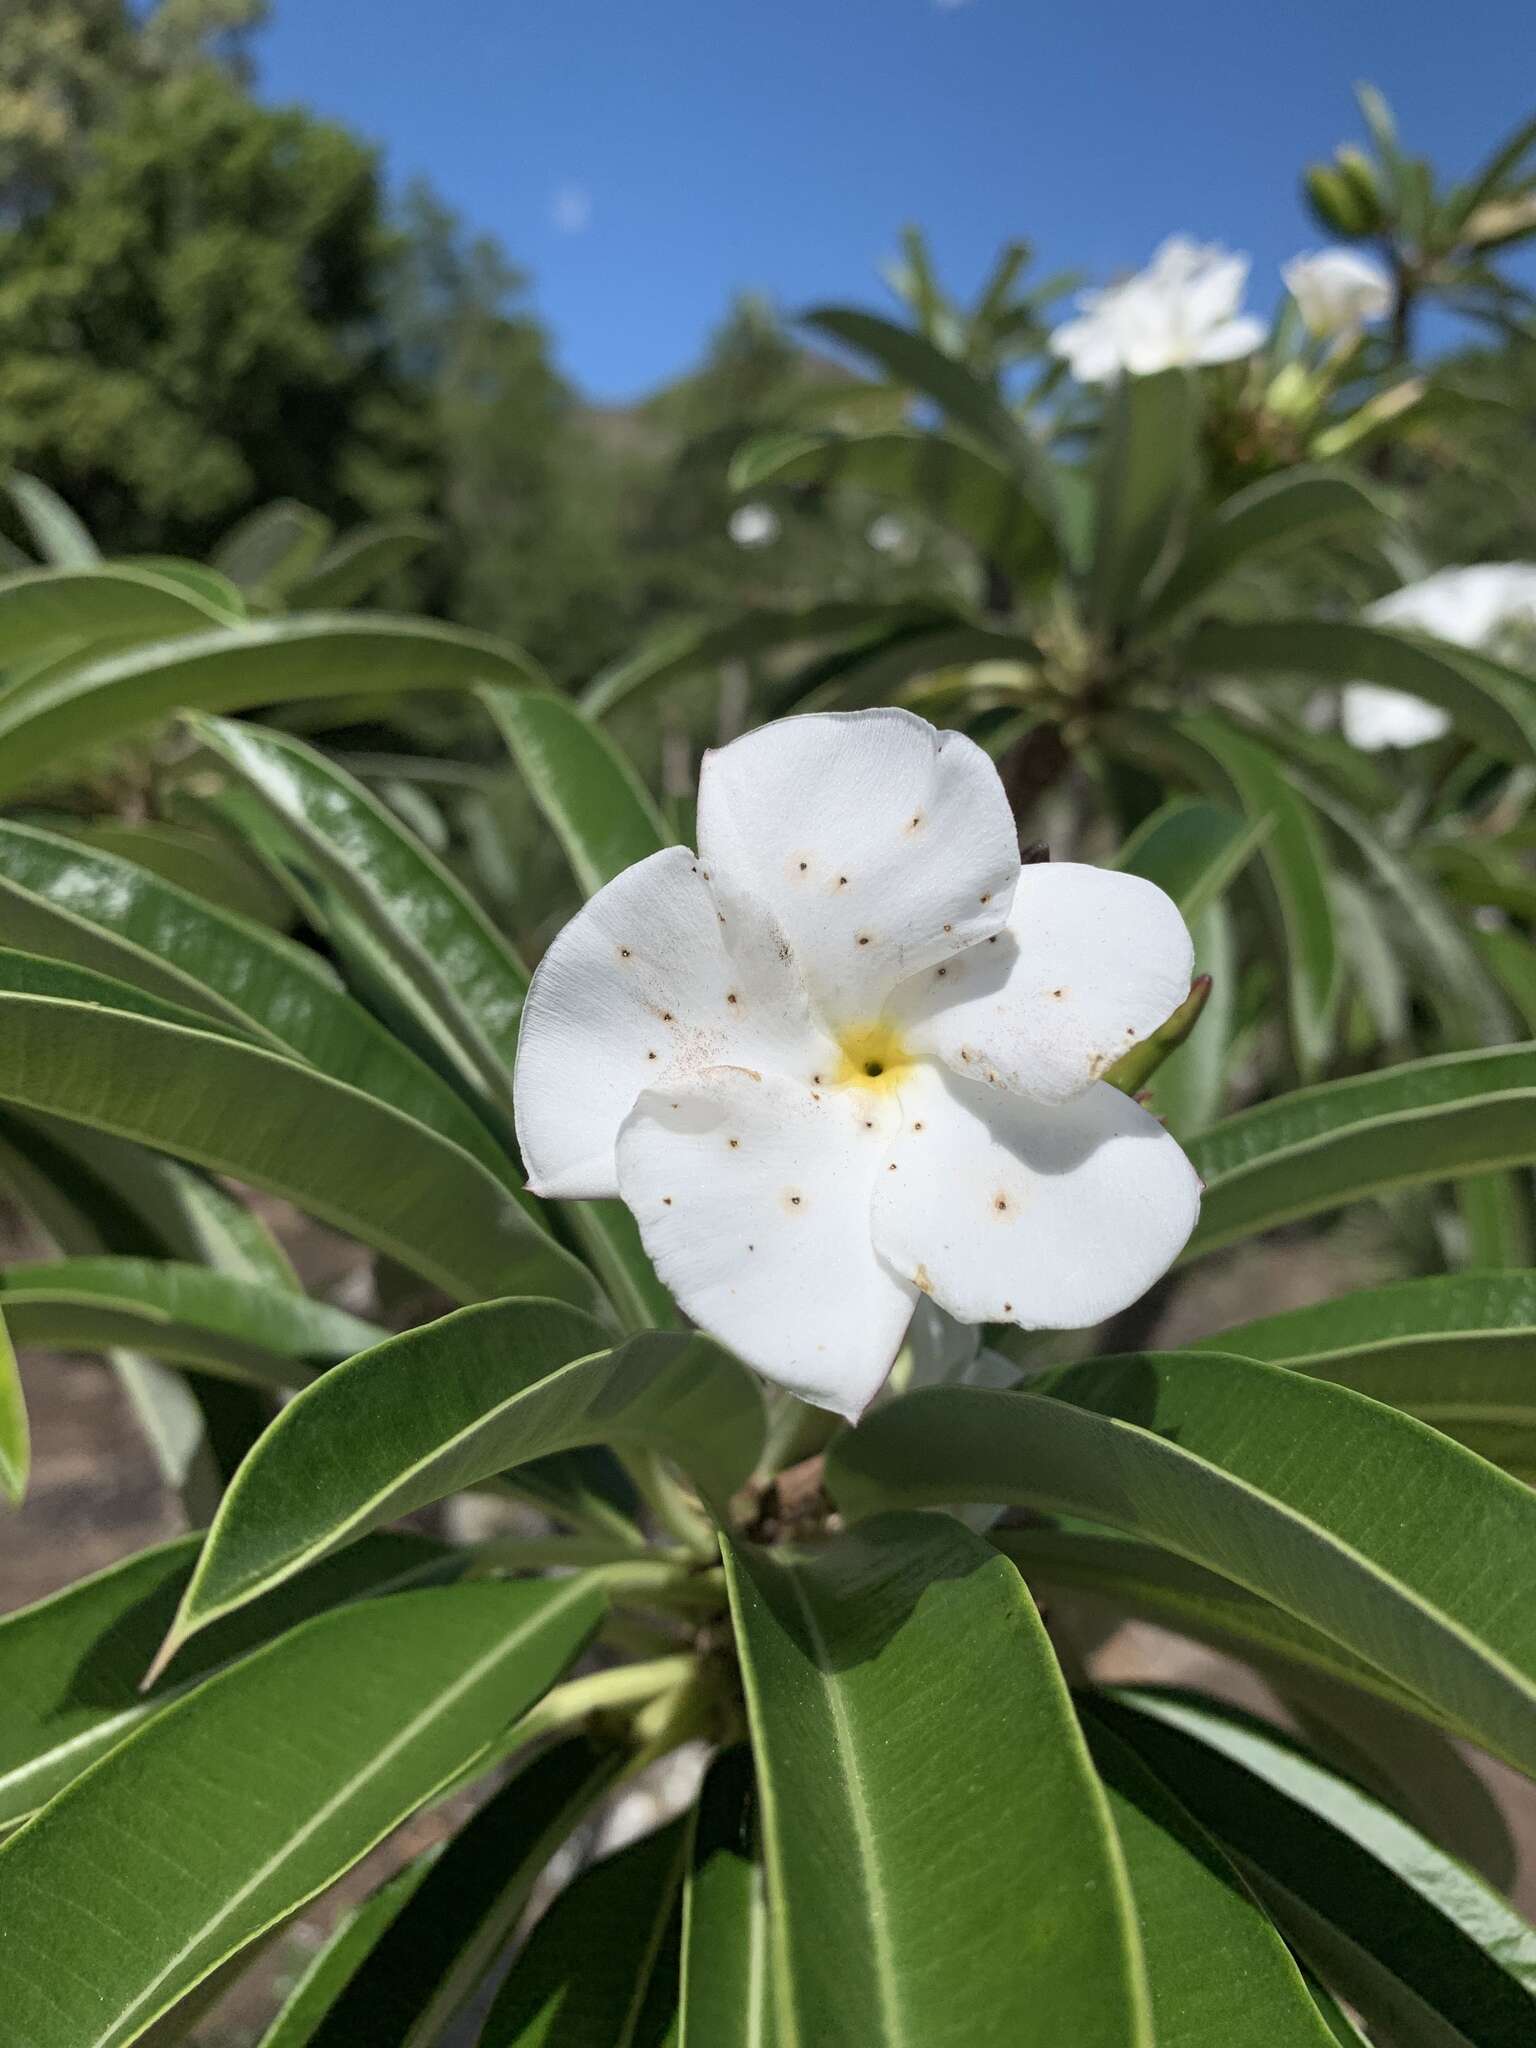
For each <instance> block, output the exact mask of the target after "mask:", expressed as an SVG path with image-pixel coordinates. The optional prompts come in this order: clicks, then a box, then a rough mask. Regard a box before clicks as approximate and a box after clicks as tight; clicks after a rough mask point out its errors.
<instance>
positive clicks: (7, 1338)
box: [0, 1275, 32, 1507]
mask: <svg viewBox="0 0 1536 2048" xmlns="http://www.w3.org/2000/svg"><path fill="white" fill-rule="evenodd" d="M8 1277H9V1276H7V1275H0V1283H3V1281H4V1280H5V1279H6V1278H8ZM7 1306H8V1304H6V1303H4V1302H3V1301H0V1493H4V1494H5V1495H6V1496H7V1497H8V1499H9V1500H10V1501H11V1503H12V1504H13V1506H16V1507H19V1506H20V1505H21V1502H22V1499H23V1497H24V1496H25V1494H26V1491H27V1473H28V1471H29V1470H30V1468H31V1463H32V1441H31V1437H30V1435H29V1433H28V1430H27V1404H26V1399H25V1397H24V1395H23V1393H22V1390H21V1373H20V1371H19V1369H18V1367H17V1364H16V1353H15V1351H14V1350H13V1349H12V1337H13V1335H14V1332H15V1316H14V1313H12V1314H10V1315H7V1314H5V1313H4V1312H3V1311H4V1309H5V1308H6V1307H7Z"/></svg>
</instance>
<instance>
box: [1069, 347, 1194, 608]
mask: <svg viewBox="0 0 1536 2048" xmlns="http://www.w3.org/2000/svg"><path fill="white" fill-rule="evenodd" d="M1198 427H1199V388H1198V386H1197V384H1196V382H1195V379H1194V377H1193V376H1192V375H1191V374H1190V372H1189V371H1187V370H1163V371H1161V372H1160V373H1159V374H1158V375H1156V376H1152V377H1121V378H1119V379H1118V380H1117V381H1116V382H1115V383H1114V384H1113V385H1112V386H1111V388H1110V391H1109V395H1108V397H1107V399H1106V401H1105V410H1104V423H1103V426H1102V427H1101V428H1100V435H1099V451H1098V466H1097V474H1096V478H1095V496H1094V535H1093V554H1092V559H1091V562H1090V565H1089V570H1088V589H1087V599H1086V609H1087V616H1088V619H1089V622H1090V623H1091V624H1093V625H1095V626H1098V627H1100V628H1102V629H1103V630H1105V631H1107V632H1111V633H1113V632H1114V631H1116V630H1117V629H1119V628H1121V627H1123V626H1124V625H1126V623H1127V622H1128V621H1129V620H1130V619H1132V618H1134V617H1135V615H1136V613H1137V612H1138V611H1139V610H1140V609H1141V608H1142V606H1143V604H1144V603H1145V601H1146V599H1147V597H1148V595H1149V594H1150V592H1151V590H1152V589H1153V588H1154V587H1155V582H1156V578H1157V573H1158V571H1159V569H1161V568H1163V567H1164V566H1165V565H1166V564H1167V563H1168V561H1169V560H1170V558H1173V557H1176V556H1177V553H1178V551H1179V549H1180V547H1181V546H1182V543H1183V535H1184V527H1185V523H1186V521H1187V519H1188V517H1189V511H1190V506H1191V502H1192V500H1193V498H1194V494H1195V492H1196V490H1197V489H1198V487H1199V475H1198V450H1197V445H1196V444H1197V434H1198Z"/></svg>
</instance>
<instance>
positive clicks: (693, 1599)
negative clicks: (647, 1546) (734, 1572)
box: [594, 1558, 725, 1607]
mask: <svg viewBox="0 0 1536 2048" xmlns="http://www.w3.org/2000/svg"><path fill="white" fill-rule="evenodd" d="M693 1565H694V1566H696V1561H693ZM594 1576H595V1577H597V1578H599V1579H601V1580H602V1582H603V1585H604V1586H605V1587H606V1588H607V1590H608V1591H609V1593H611V1594H612V1595H613V1597H614V1598H615V1599H618V1600H640V1601H643V1602H646V1603H647V1604H649V1605H652V1606H658V1607H723V1606H724V1605H725V1572H724V1570H723V1569H722V1567H721V1566H719V1565H713V1566H706V1567H704V1569H702V1570H699V1569H697V1568H693V1567H691V1566H682V1567H680V1566H678V1565H676V1564H668V1563H665V1562H663V1563H659V1564H651V1563H650V1562H648V1561H647V1560H646V1559H644V1558H637V1559H635V1560H634V1561H633V1562H626V1563H623V1564H610V1565H602V1566H600V1567H599V1568H598V1570H597V1571H596V1573H595V1574H594Z"/></svg>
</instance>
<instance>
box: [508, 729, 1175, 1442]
mask: <svg viewBox="0 0 1536 2048" xmlns="http://www.w3.org/2000/svg"><path fill="white" fill-rule="evenodd" d="M698 839H699V852H698V856H697V858H695V856H694V855H693V854H692V853H690V852H689V851H688V850H687V849H686V848H683V847H671V848H668V849H667V850H666V851H664V852H661V853H656V854H652V855H651V857H650V858H649V859H648V860H643V861H640V862H638V863H637V864H636V865H635V866H634V867H632V868H629V869H626V871H625V872H624V873H623V874H621V875H619V876H617V877H616V878H615V879H614V880H613V881H612V882H610V883H609V884H608V885H607V887H606V888H604V889H602V890H600V891H599V892H598V894H597V895H596V896H594V897H593V898H592V900H591V902H589V903H588V904H587V905H586V907H585V908H584V909H583V910H582V911H581V912H579V913H578V915H577V916H576V917H574V918H573V919H572V920H571V922H570V923H569V924H568V925H567V926H566V927H565V929H564V930H563V931H562V932H561V933H560V934H559V936H558V937H557V938H556V939H555V941H554V943H553V945H552V946H551V947H550V949H549V952H548V953H547V955H546V956H545V958H544V960H543V961H542V962H541V964H540V966H539V969H538V972H537V973H536V974H535V976H534V978H533V985H532V987H531V988H530V989H529V992H528V1000H527V1005H526V1008H525V1010H524V1014H523V1024H522V1038H521V1044H520V1046H519V1050H518V1059H517V1073H516V1108H517V1130H518V1138H519V1141H520V1143H521V1146H522V1150H523V1157H524V1160H525V1162H526V1164H527V1167H528V1172H529V1176H530V1178H529V1186H530V1187H531V1188H532V1189H533V1191H534V1192H535V1193H537V1194H540V1195H545V1196H550V1197H557V1198H560V1197H576V1196H590V1197H601V1196H611V1195H619V1196H621V1197H622V1198H623V1200H624V1201H625V1202H626V1203H627V1204H628V1205H629V1207H630V1209H631V1210H632V1211H633V1212H634V1214H635V1217H636V1219H637V1220H638V1222H639V1226H640V1235H641V1238H642V1240H643V1242H644V1244H645V1248H646V1250H647V1252H648V1253H649V1254H650V1256H651V1258H652V1260H653V1261H654V1263H655V1266H656V1269H657V1271H658V1272H659V1273H660V1275H661V1277H662V1279H663V1280H664V1281H665V1282H666V1284H667V1285H668V1287H670V1288H671V1290H672V1292H673V1294H674V1295H675V1296H676V1298H677V1300H678V1302H679V1304H680V1305H681V1307H682V1308H683V1309H684V1310H685V1311H686V1313H687V1314H688V1315H690V1316H691V1317H692V1318H693V1319H694V1321H695V1322H697V1323H698V1324H699V1325H700V1326H701V1327H702V1328H703V1329H705V1330H707V1331H709V1332H710V1333H711V1334H712V1335H713V1336H715V1337H718V1338H719V1339H720V1340H721V1341H722V1342H723V1343H725V1344H727V1345H729V1346H730V1347H731V1348H732V1349H733V1350H734V1351H736V1352H737V1353H738V1354H739V1355H740V1356H741V1357H742V1358H744V1359H746V1360H747V1362H748V1363H749V1364H751V1365H754V1366H756V1367H757V1368H758V1370H759V1371H761V1372H763V1373H765V1374H766V1375H767V1376H768V1377H769V1378H770V1379H774V1380H777V1381H779V1382H780V1383H781V1384H782V1385H784V1386H786V1387H789V1388H791V1389H793V1391H794V1392H795V1393H797V1394H801V1395H803V1396H804V1397H805V1398H806V1399H808V1400H811V1401H815V1402H819V1403H820V1404H821V1405H822V1406H824V1407H828V1408H833V1409H836V1410H837V1411H838V1412H839V1413H840V1414H843V1415H845V1416H847V1417H849V1418H850V1419H856V1418H857V1417H858V1416H859V1415H860V1414H861V1413H862V1412H863V1410H864V1409H865V1408H866V1407H867V1406H868V1404H869V1402H870V1400H871V1399H872V1398H873V1397H874V1395H875V1394H876V1393H877V1392H878V1390H879V1388H880V1385H881V1383H882V1381H883V1380H884V1379H885V1377H886V1375H887V1373H888V1372H889V1371H890V1368H891V1363H892V1361H893V1359H894V1357H895V1355H896V1353H897V1351H898V1350H899V1348H900V1346H901V1341H902V1337H903V1334H904V1333H905V1331H906V1327H907V1324H908V1322H909V1320H910V1318H911V1316H912V1312H913V1308H914V1306H915V1304H916V1302H917V1300H918V1297H919V1295H920V1294H928V1295H931V1296H932V1297H933V1299H934V1300H935V1301H937V1302H938V1303H939V1304H940V1305H941V1306H942V1307H944V1308H946V1309H947V1310H949V1312H950V1313H951V1314H952V1315H954V1316H957V1317H958V1318H960V1319H961V1320H962V1321H964V1322H968V1323H983V1322H994V1321H996V1322H1011V1323H1018V1324H1021V1325H1022V1326H1024V1327H1025V1328H1042V1327H1043V1328H1077V1327H1081V1326H1083V1325H1087V1324H1090V1323H1096V1322H1098V1321H1100V1320H1101V1319H1102V1318H1103V1317H1105V1316H1108V1315H1112V1314H1114V1313H1115V1312H1116V1311H1117V1310H1119V1309H1121V1308H1124V1307H1125V1306H1126V1305H1127V1304H1128V1303H1130V1302H1132V1301H1134V1300H1135V1299H1136V1298H1137V1297H1138V1296H1139V1295H1141V1294H1142V1293H1143V1292H1144V1291H1145V1290H1146V1288H1147V1287H1149V1286H1150V1285H1151V1283H1152V1282H1153V1281H1154V1280H1156V1279H1157V1278H1158V1277H1159V1276H1160V1275H1161V1274H1162V1273H1163V1272H1164V1271H1165V1270H1166V1269H1167V1267H1168V1266H1169V1265H1170V1264H1171V1262H1172V1261H1173V1259H1174V1258H1175V1257H1176V1256H1177V1254H1178V1252H1179V1250H1180V1249H1181V1248H1182V1246H1183V1244H1184V1242H1185V1240H1186V1238H1187V1237H1188V1236H1189V1233H1190V1231H1191V1229H1192V1228H1193V1227H1194V1222H1195V1217H1196V1213H1197V1210H1198V1207H1199V1182H1198V1180H1197V1178H1196V1176H1195V1173H1194V1170H1193V1168H1192V1167H1191V1166H1190V1164H1189V1162H1188V1160H1187V1159H1186V1158H1185V1157H1184V1154H1183V1153H1182V1152H1181V1151H1180V1149H1179V1147H1178V1145H1177V1144H1176V1143H1175V1142H1174V1140H1173V1139H1172V1138H1171V1137H1170V1136H1169V1135H1168V1133H1167V1132H1166V1131H1165V1130H1164V1129H1163V1127H1162V1126H1161V1124H1159V1123H1158V1122H1157V1120H1156V1118H1154V1117H1152V1116H1149V1115H1148V1114H1147V1112H1146V1111H1145V1110H1144V1109H1142V1108H1140V1107H1139V1106H1138V1105H1137V1104H1136V1103H1135V1102H1133V1101H1131V1100H1130V1099H1129V1098H1128V1097H1127V1096H1125V1095H1123V1094H1122V1093H1121V1092H1120V1091H1119V1090H1118V1089H1117V1088H1115V1087H1113V1086H1111V1085H1109V1084H1108V1083H1106V1082H1105V1081H1103V1080H1102V1079H1101V1078H1100V1077H1101V1076H1102V1075H1103V1074H1104V1073H1105V1072H1106V1070H1107V1069H1108V1068H1109V1067H1110V1066H1111V1065H1112V1064H1113V1062H1114V1061H1115V1060H1116V1059H1117V1058H1118V1057H1119V1055H1120V1054H1121V1053H1122V1052H1124V1051H1125V1050H1126V1049H1127V1048H1128V1047H1130V1046H1131V1045H1134V1044H1135V1043H1136V1041H1137V1040H1138V1039H1140V1038H1143V1037H1145V1036H1146V1034H1147V1033H1148V1032H1150V1031H1153V1030H1155V1029H1156V1028H1157V1026H1158V1025H1160V1024H1161V1023H1163V1022H1164V1021H1165V1019H1166V1018H1167V1017H1168V1016H1169V1015H1170V1013H1171V1012H1172V1011H1173V1010H1174V1009H1175V1007H1176V1006H1177V1005H1178V1004H1179V1003H1180V1002H1182V1001H1183V999H1184V997H1185V996H1186V995H1187V994H1188V992H1189V985H1190V971H1191V967H1192V964H1193V958H1192V948H1191V944H1190V938H1189V934H1188V932H1187V930H1186V929H1185V926H1184V922H1183V919H1182V918H1181V917H1180V916H1179V913H1178V911H1177V909H1176V908H1175V907H1174V905H1173V904H1172V903H1171V902H1170V900H1169V899H1168V897H1166V896H1165V895H1164V894H1163V893H1162V891H1161V890H1160V889H1158V888H1156V887H1154V886H1153V884H1151V883H1150V882H1146V881H1143V880H1141V879H1139V878H1138V877H1136V876H1132V875H1125V874H1117V873H1110V872H1105V871H1102V870H1100V869H1097V868H1092V867H1084V866H1078V865H1074V864H1068V863H1060V864H1054V865H1053V864H1050V863H1042V864H1039V865H1031V866H1028V867H1024V868H1021V867H1020V864H1019V855H1018V845H1017V839H1016V837H1015V830H1014V822H1013V818H1012V816H1011V814H1010V811H1009V808H1008V803H1007V800H1006V798H1005V796H1004V794H1003V789H1002V784H1001V783H1000V781H999V780H998V776H997V771H996V770H995V768H994V767H993V765H992V763H991V761H990V760H989V759H988V758H987V756H986V754H984V753H983V752H982V750H981V749H980V748H979V747H978V746H976V745H975V744H974V743H973V742H972V741H971V740H969V739H966V738H965V737H964V736H963V735H961V734H958V733H953V732H947V733H940V732H936V731H935V730H934V728H933V727H932V726H931V725H929V724H927V723H926V722H925V721H924V720H923V719H921V718H916V717H914V716H912V714H911V713H909V712H905V711H890V710H882V711H862V712H852V713H847V714H837V713H824V714H821V715H819V716H813V717H804V718H791V719H786V720H784V721H782V722H781V723H779V724H776V725H768V726H764V727H762V728H760V729H759V730H758V731H756V732H753V733H749V734H747V735H746V736H745V737H744V738H742V739H739V740H736V741H734V742H733V743H732V744H731V745H730V746H728V747H725V748H723V749H722V750H721V751H720V752H718V753H713V754H710V755H707V756H706V758H705V761H704V766H703V771H702V774H701V776H700V783H699V829H698Z"/></svg>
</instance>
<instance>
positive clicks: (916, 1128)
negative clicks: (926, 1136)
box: [912, 1124, 923, 1131]
mask: <svg viewBox="0 0 1536 2048" xmlns="http://www.w3.org/2000/svg"><path fill="white" fill-rule="evenodd" d="M912 1128H913V1130H914V1131H920V1130H921V1129H922V1128H923V1127H922V1125H921V1124H914V1125H913V1126H912Z"/></svg>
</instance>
